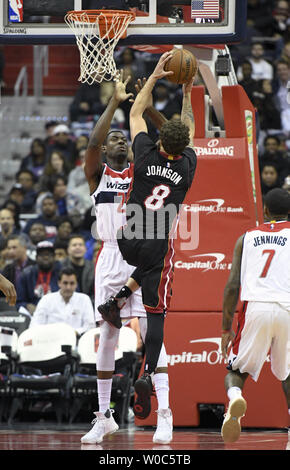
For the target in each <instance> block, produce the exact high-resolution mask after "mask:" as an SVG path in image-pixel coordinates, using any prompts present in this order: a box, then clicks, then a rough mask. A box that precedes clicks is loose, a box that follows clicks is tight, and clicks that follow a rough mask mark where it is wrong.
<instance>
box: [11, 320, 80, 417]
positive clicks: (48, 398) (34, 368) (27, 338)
mask: <svg viewBox="0 0 290 470" xmlns="http://www.w3.org/2000/svg"><path fill="white" fill-rule="evenodd" d="M75 348H76V333H75V330H74V329H73V328H72V327H71V326H69V325H67V324H64V323H54V324H50V325H38V326H35V327H32V328H29V329H28V330H25V331H24V332H23V333H21V335H20V336H19V338H18V346H17V352H18V360H17V363H16V369H15V372H14V373H13V374H11V375H10V388H11V393H12V397H13V401H12V406H11V409H10V414H9V422H10V423H11V422H12V420H13V418H14V416H15V415H16V413H17V411H18V410H19V409H23V408H24V409H25V410H28V411H30V410H31V407H32V406H33V404H35V402H37V401H38V402H39V401H40V402H48V403H51V404H52V407H53V409H54V411H55V413H56V416H57V421H58V423H60V422H61V421H62V417H63V415H65V416H67V413H68V404H69V398H70V389H71V384H72V376H73V372H74V367H75V364H76V362H77V355H76V352H75Z"/></svg>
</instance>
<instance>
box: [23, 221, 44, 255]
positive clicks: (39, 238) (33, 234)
mask: <svg viewBox="0 0 290 470" xmlns="http://www.w3.org/2000/svg"><path fill="white" fill-rule="evenodd" d="M28 237H29V240H28V246H27V255H28V256H29V258H30V259H32V260H33V261H35V260H36V247H37V244H38V243H40V242H43V241H45V240H46V230H45V225H43V224H42V223H40V222H34V221H32V224H31V225H30V229H29V232H28Z"/></svg>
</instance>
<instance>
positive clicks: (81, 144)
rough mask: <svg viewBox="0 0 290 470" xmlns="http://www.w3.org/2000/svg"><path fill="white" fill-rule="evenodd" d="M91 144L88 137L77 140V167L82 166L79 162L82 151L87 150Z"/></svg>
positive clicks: (83, 136)
mask: <svg viewBox="0 0 290 470" xmlns="http://www.w3.org/2000/svg"><path fill="white" fill-rule="evenodd" d="M88 143H89V138H88V136H87V135H80V136H79V137H78V138H77V140H76V153H75V166H78V165H81V161H80V160H79V152H80V150H82V149H86V148H87V146H88Z"/></svg>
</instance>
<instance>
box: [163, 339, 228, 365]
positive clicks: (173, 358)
mask: <svg viewBox="0 0 290 470" xmlns="http://www.w3.org/2000/svg"><path fill="white" fill-rule="evenodd" d="M189 343H190V344H201V348H200V349H201V350H200V352H198V353H193V352H192V351H190V352H186V351H183V352H182V354H169V355H168V356H167V359H168V364H169V365H170V366H174V365H176V364H189V363H197V364H198V363H199V364H204V363H207V364H209V365H211V366H214V365H216V364H221V363H222V362H224V363H226V362H227V361H226V360H224V359H223V357H222V351H221V338H215V337H213V338H201V339H193V340H190V341H189ZM206 343H207V344H208V343H210V346H209V347H208V348H205V344H206ZM213 345H214V346H213Z"/></svg>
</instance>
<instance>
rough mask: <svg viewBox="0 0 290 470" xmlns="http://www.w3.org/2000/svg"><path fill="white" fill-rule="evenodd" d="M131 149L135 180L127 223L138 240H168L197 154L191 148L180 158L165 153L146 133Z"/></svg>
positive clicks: (193, 169) (129, 200)
mask: <svg viewBox="0 0 290 470" xmlns="http://www.w3.org/2000/svg"><path fill="white" fill-rule="evenodd" d="M132 148H133V153H134V178H133V184H132V187H131V190H130V193H129V198H128V201H127V207H126V218H127V224H128V225H130V224H131V225H132V232H134V233H135V234H136V238H139V237H140V238H146V239H150V238H159V239H161V238H167V237H168V235H169V232H170V230H171V228H172V224H173V222H174V221H175V219H176V216H177V215H178V213H179V211H180V208H181V204H182V202H183V200H184V198H185V196H186V193H187V191H188V190H189V188H190V186H191V183H192V180H193V177H194V173H195V169H196V162H197V158H196V154H195V152H194V150H193V149H192V148H190V147H186V148H185V150H184V151H183V152H182V154H181V155H178V156H170V155H168V154H165V153H162V152H160V151H159V149H158V147H157V145H156V144H155V143H154V142H153V141H152V140H151V138H150V137H149V136H148V134H147V133H146V132H140V133H139V134H137V135H136V137H135V139H134V142H133V147H132Z"/></svg>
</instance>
